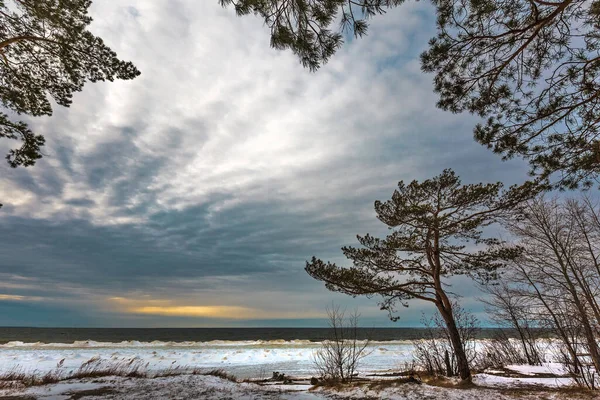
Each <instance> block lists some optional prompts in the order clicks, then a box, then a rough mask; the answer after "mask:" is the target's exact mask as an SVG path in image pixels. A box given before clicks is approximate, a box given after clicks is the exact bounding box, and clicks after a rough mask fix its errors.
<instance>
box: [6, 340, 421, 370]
mask: <svg viewBox="0 0 600 400" xmlns="http://www.w3.org/2000/svg"><path fill="white" fill-rule="evenodd" d="M320 345H321V344H320V343H318V342H310V341H304V340H293V341H283V340H276V341H239V342H227V341H211V342H184V343H174V342H158V341H156V342H150V343H140V342H135V341H132V342H120V343H99V342H94V341H90V340H88V341H80V342H75V343H71V344H62V343H49V344H45V343H22V342H10V343H7V344H5V345H0V373H1V372H6V371H10V370H12V369H20V370H21V371H24V372H33V371H36V373H39V374H42V373H44V372H48V371H53V370H56V369H57V368H58V369H59V370H60V371H61V372H62V373H64V374H68V373H70V372H73V371H75V370H77V369H78V368H79V367H80V366H81V365H82V364H84V363H85V362H87V361H88V360H90V359H92V358H97V359H99V360H101V361H102V362H105V363H108V362H113V363H127V362H129V361H131V360H135V362H137V363H140V364H144V365H145V364H147V369H148V370H149V371H161V370H165V369H169V368H174V367H177V366H179V367H180V368H190V369H193V368H201V369H214V368H222V369H225V370H226V371H227V372H230V373H232V374H234V375H236V376H237V377H239V378H257V377H263V378H268V377H270V376H271V373H272V372H273V371H279V372H283V373H285V374H287V375H294V376H310V375H312V374H313V373H314V371H313V354H314V352H315V351H316V350H317V349H318V348H319V347H320ZM412 350H413V346H412V344H411V342H409V341H393V342H372V343H371V344H370V346H369V347H368V352H369V354H368V356H367V357H365V358H364V359H363V362H362V364H361V365H362V371H364V372H367V371H369V372H383V371H389V370H392V369H397V368H398V367H400V366H401V365H402V364H403V363H404V362H408V361H410V360H411V358H412ZM63 360H64V361H63ZM59 364H60V367H58V365H59Z"/></svg>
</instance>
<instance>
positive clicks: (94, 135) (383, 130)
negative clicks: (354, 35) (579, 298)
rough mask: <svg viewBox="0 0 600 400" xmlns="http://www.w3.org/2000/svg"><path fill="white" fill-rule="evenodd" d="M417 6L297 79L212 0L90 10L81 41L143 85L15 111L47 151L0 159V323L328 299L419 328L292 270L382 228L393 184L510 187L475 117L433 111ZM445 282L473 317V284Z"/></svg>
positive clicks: (102, 86) (278, 307)
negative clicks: (446, 172)
mask: <svg viewBox="0 0 600 400" xmlns="http://www.w3.org/2000/svg"><path fill="white" fill-rule="evenodd" d="M431 11H432V10H431V9H430V5H429V4H427V3H426V2H408V3H406V4H404V5H402V6H401V7H399V8H397V9H393V10H390V11H389V12H388V13H386V14H385V15H383V16H378V17H375V18H374V19H373V20H372V21H371V25H370V29H369V33H368V36H366V37H364V38H362V39H360V40H350V41H349V42H348V43H346V44H345V45H344V47H343V48H341V49H340V50H339V51H338V52H337V53H336V55H335V56H334V57H333V58H332V59H331V61H330V62H329V63H328V64H327V65H325V66H324V67H323V68H321V69H320V70H319V71H318V72H316V73H311V72H309V71H308V70H306V69H304V68H302V66H301V65H300V64H299V62H298V60H297V59H296V57H295V56H294V55H293V54H292V53H291V52H289V51H278V50H274V49H271V48H270V47H269V30H268V28H267V27H266V26H264V25H263V21H262V20H260V19H259V18H257V17H254V16H247V17H243V18H239V17H236V15H235V12H234V10H233V9H223V8H221V7H220V5H219V4H218V2H217V0H206V1H197V0H152V1H149V0H95V1H94V2H93V5H92V7H91V9H90V13H91V15H92V17H93V18H94V22H93V23H92V25H91V26H90V30H91V31H92V32H93V33H94V34H96V35H98V36H100V37H102V38H103V39H104V40H105V42H106V43H107V44H108V45H109V46H110V47H111V48H112V49H113V50H115V51H116V52H117V53H118V55H119V57H120V58H121V59H124V60H131V61H133V62H134V64H135V65H136V66H137V67H138V68H139V69H140V71H141V72H142V75H141V76H140V77H138V78H137V79H135V80H133V81H117V82H112V83H95V84H92V83H88V84H87V85H86V86H85V87H84V90H83V91H82V92H81V93H77V94H76V95H75V97H74V103H73V105H72V106H71V107H70V108H63V107H59V106H55V108H54V110H55V112H54V115H53V116H51V117H40V118H27V117H24V120H26V121H27V122H28V123H29V124H30V126H31V128H32V129H33V130H34V131H35V132H36V133H41V134H43V135H44V136H45V137H46V140H47V145H46V146H45V148H44V154H45V157H44V158H43V159H42V160H40V161H39V162H38V163H37V164H36V165H35V166H34V167H30V168H17V169H11V168H10V167H9V166H8V165H7V164H5V163H1V164H0V199H1V200H2V203H3V204H4V207H3V208H2V209H1V210H0V326H61V327H77V326H89V327H98V326H102V327H211V326H219V327H228V326H231V327H238V326H324V324H326V321H325V319H324V316H325V308H326V306H327V305H328V304H331V303H332V302H335V303H337V304H340V305H342V306H343V307H347V308H349V309H357V310H358V311H359V312H360V313H361V315H362V323H363V324H364V325H365V326H419V325H420V320H421V318H422V314H423V313H425V314H426V315H427V314H430V313H431V312H432V308H431V305H429V304H423V303H419V302H413V303H411V306H410V307H409V308H402V309H401V310H400V314H399V316H400V321H398V322H395V323H392V322H391V321H389V319H388V317H387V314H386V313H385V312H383V311H380V310H379V308H378V306H377V300H376V299H367V298H351V297H348V296H344V295H341V294H335V293H331V292H329V291H327V289H326V288H325V287H324V285H323V284H322V283H321V282H318V281H315V280H313V279H312V278H311V277H310V276H309V275H308V274H306V272H305V271H304V266H305V261H306V260H308V259H310V258H311V257H312V256H313V255H314V256H317V257H319V258H321V259H324V260H331V261H335V262H339V263H341V264H343V265H344V264H348V263H347V261H345V259H344V258H343V256H342V254H341V252H340V247H341V246H343V245H354V244H357V242H356V234H365V233H367V232H369V233H371V234H379V235H382V234H385V232H386V231H387V230H386V228H385V226H383V225H382V224H381V223H380V222H378V221H377V219H376V218H375V212H374V209H373V202H374V201H375V200H386V199H388V198H390V197H391V194H392V192H393V191H394V188H395V187H396V185H397V183H398V182H399V181H400V180H405V181H411V180H413V179H419V180H421V179H426V178H429V177H433V176H435V175H437V174H439V173H440V172H441V171H442V170H443V169H444V168H452V169H454V170H455V171H456V172H457V174H458V175H460V176H461V178H462V180H463V182H464V183H475V182H495V181H502V182H504V183H505V184H507V185H509V184H514V183H520V182H522V181H524V180H525V179H526V177H527V175H526V172H527V167H526V165H525V163H524V162H523V161H521V160H511V161H509V162H502V161H501V160H500V158H499V157H497V156H496V155H494V154H492V153H491V152H490V151H489V150H487V149H485V148H484V147H482V146H481V145H479V144H477V143H476V142H475V141H474V140H473V138H472V129H473V126H474V124H475V123H476V122H477V118H476V117H473V116H470V115H467V114H460V115H454V114H451V113H449V112H444V111H441V110H438V109H436V107H435V103H436V95H435V93H433V90H432V78H433V77H432V76H431V75H427V74H424V73H422V72H421V71H420V66H419V59H418V56H419V54H420V53H421V52H422V51H423V50H424V49H425V48H426V46H427V41H428V39H429V38H430V37H431V36H433V34H434V30H435V24H434V18H433V17H432V13H431ZM12 144H13V143H9V142H8V141H4V142H0V151H1V152H3V153H5V152H6V151H7V150H8V148H9V147H8V146H9V145H12ZM451 283H452V285H453V290H454V291H456V292H457V293H459V294H460V295H461V296H462V297H461V303H462V304H463V305H464V306H465V308H467V309H468V310H471V311H472V312H474V313H475V314H476V315H478V316H480V319H481V318H484V316H483V313H482V311H483V306H482V304H481V302H480V301H479V300H478V298H479V297H480V296H481V294H480V293H479V292H478V290H477V288H476V287H475V286H474V284H472V283H471V282H470V281H469V280H468V279H467V278H459V279H457V280H454V281H453V282H451Z"/></svg>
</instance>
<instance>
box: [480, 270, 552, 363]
mask: <svg viewBox="0 0 600 400" xmlns="http://www.w3.org/2000/svg"><path fill="white" fill-rule="evenodd" d="M484 291H485V292H486V293H487V295H488V296H487V297H486V298H484V299H481V301H482V302H483V303H484V304H485V305H486V307H485V310H486V313H487V315H488V317H489V318H490V320H491V321H492V322H494V323H495V324H496V325H497V326H499V327H503V328H509V329H511V330H513V331H514V332H515V333H516V334H517V337H518V340H519V347H520V348H519V349H515V348H514V346H512V344H511V343H510V341H509V340H508V337H507V336H506V334H505V333H504V332H503V331H502V332H500V333H499V334H498V336H497V337H496V338H494V339H495V340H494V342H495V343H494V345H495V346H496V348H497V350H496V353H500V352H501V353H503V355H504V356H503V357H501V358H504V359H505V361H508V362H514V361H517V360H518V357H517V356H519V355H521V354H522V355H523V356H524V361H525V362H527V364H529V365H540V364H541V363H542V357H541V352H540V350H539V348H538V344H537V339H538V337H539V332H540V330H539V325H538V323H537V321H536V314H534V313H533V312H532V311H533V310H534V307H533V306H534V303H533V301H532V300H531V298H530V297H529V296H523V295H522V293H521V292H520V290H519V288H517V287H512V286H511V285H510V284H509V283H508V282H507V281H506V280H503V281H502V282H501V283H499V284H494V285H486V286H484ZM536 328H538V329H536ZM490 350H493V349H490ZM492 353H493V352H492ZM518 361H520V360H518Z"/></svg>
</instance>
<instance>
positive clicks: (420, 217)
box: [306, 170, 536, 380]
mask: <svg viewBox="0 0 600 400" xmlns="http://www.w3.org/2000/svg"><path fill="white" fill-rule="evenodd" d="M535 192H536V188H535V186H534V185H531V184H526V185H523V186H520V187H517V186H514V187H511V188H510V189H509V190H506V191H502V184H501V183H493V184H470V185H461V182H460V179H459V178H458V177H457V176H456V175H455V173H454V172H453V171H452V170H444V171H443V173H442V174H441V175H439V176H437V177H434V178H433V179H427V180H424V181H423V182H418V181H413V182H411V183H410V184H405V183H404V182H400V183H399V184H398V189H397V190H395V191H394V193H393V195H392V198H391V200H388V201H385V202H381V201H376V202H375V211H376V212H377V218H378V219H379V220H380V221H381V222H383V223H384V224H386V225H387V226H388V227H389V229H390V230H392V232H391V233H390V234H389V235H388V236H387V237H385V238H383V239H379V238H376V237H373V236H371V235H369V234H367V235H365V236H357V238H358V241H359V243H360V244H361V246H362V247H360V248H354V247H344V248H342V251H343V253H344V255H345V256H346V257H347V258H348V259H350V260H352V264H353V265H352V266H351V267H340V266H337V265H336V264H333V263H330V262H327V263H326V262H324V261H321V260H319V259H317V258H315V257H313V258H312V260H311V261H310V262H307V263H306V271H307V272H308V273H309V274H310V275H311V276H312V277H313V278H315V279H318V280H320V281H323V282H325V285H326V287H327V288H328V289H329V290H332V291H336V292H341V293H345V294H349V295H352V296H359V295H364V296H369V297H371V296H379V297H381V300H380V303H379V304H380V306H381V309H382V310H387V311H388V313H389V315H390V317H391V318H392V319H393V320H395V319H397V317H396V316H395V311H396V308H397V306H398V305H399V304H400V305H404V306H408V303H407V302H408V301H409V300H413V299H417V300H422V301H426V302H430V303H433V304H434V305H435V307H436V308H437V310H438V311H439V313H440V315H441V316H442V318H443V319H444V322H445V323H446V326H447V328H448V332H449V335H450V338H451V342H452V347H453V349H454V353H455V355H456V359H457V363H458V370H459V374H460V377H461V379H463V380H469V379H470V376H471V374H470V370H469V365H468V360H467V357H466V354H465V349H464V346H463V343H462V342H461V338H460V333H459V330H458V328H457V325H456V320H455V315H454V312H453V308H452V300H451V298H450V297H451V296H450V293H449V292H448V287H447V281H446V279H447V278H449V277H451V276H456V275H468V276H471V277H473V278H475V279H477V280H479V281H484V282H487V281H489V280H492V279H495V278H496V277H497V270H498V268H500V267H502V266H503V265H504V264H505V263H506V262H508V261H509V260H512V259H514V258H515V257H517V256H518V255H519V249H518V248H514V247H510V246H507V245H505V243H503V242H502V241H501V240H499V239H496V238H489V237H485V236H484V235H483V232H482V229H483V228H485V227H487V226H489V225H491V224H493V223H495V222H497V221H498V220H499V218H501V217H502V216H504V215H505V214H506V212H507V210H508V209H510V208H512V207H514V206H516V205H518V204H520V203H521V202H522V201H524V200H526V199H528V198H530V197H531V196H532V195H533V194H534V193H535Z"/></svg>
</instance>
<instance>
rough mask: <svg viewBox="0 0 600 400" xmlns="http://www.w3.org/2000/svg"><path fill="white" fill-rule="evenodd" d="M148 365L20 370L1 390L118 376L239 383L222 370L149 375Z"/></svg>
mask: <svg viewBox="0 0 600 400" xmlns="http://www.w3.org/2000/svg"><path fill="white" fill-rule="evenodd" d="M148 365H149V364H148V363H143V362H142V361H140V360H137V359H131V360H124V361H119V362H115V361H112V360H103V359H100V358H98V357H92V358H90V359H89V360H87V361H86V362H85V363H83V364H82V365H81V366H80V367H79V368H78V369H77V370H75V371H71V372H67V371H64V370H63V369H61V367H62V363H59V364H58V365H57V368H56V369H54V370H52V371H49V372H47V373H44V374H39V373H38V371H31V372H29V371H28V372H25V371H23V370H22V369H21V368H15V369H13V370H11V371H8V372H5V373H3V374H0V390H2V389H22V388H25V387H29V386H40V385H47V384H52V383H58V382H61V381H66V380H71V379H87V378H92V379H93V378H102V377H107V376H117V377H126V378H162V377H168V376H178V375H187V374H194V375H212V376H217V377H219V378H222V379H226V380H229V381H232V382H237V379H236V377H235V376H233V375H231V374H228V373H227V372H226V371H224V370H221V369H215V370H209V371H201V370H198V369H192V368H188V367H185V366H173V367H170V368H167V369H164V370H161V371H155V372H152V373H151V372H149V371H148Z"/></svg>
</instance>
